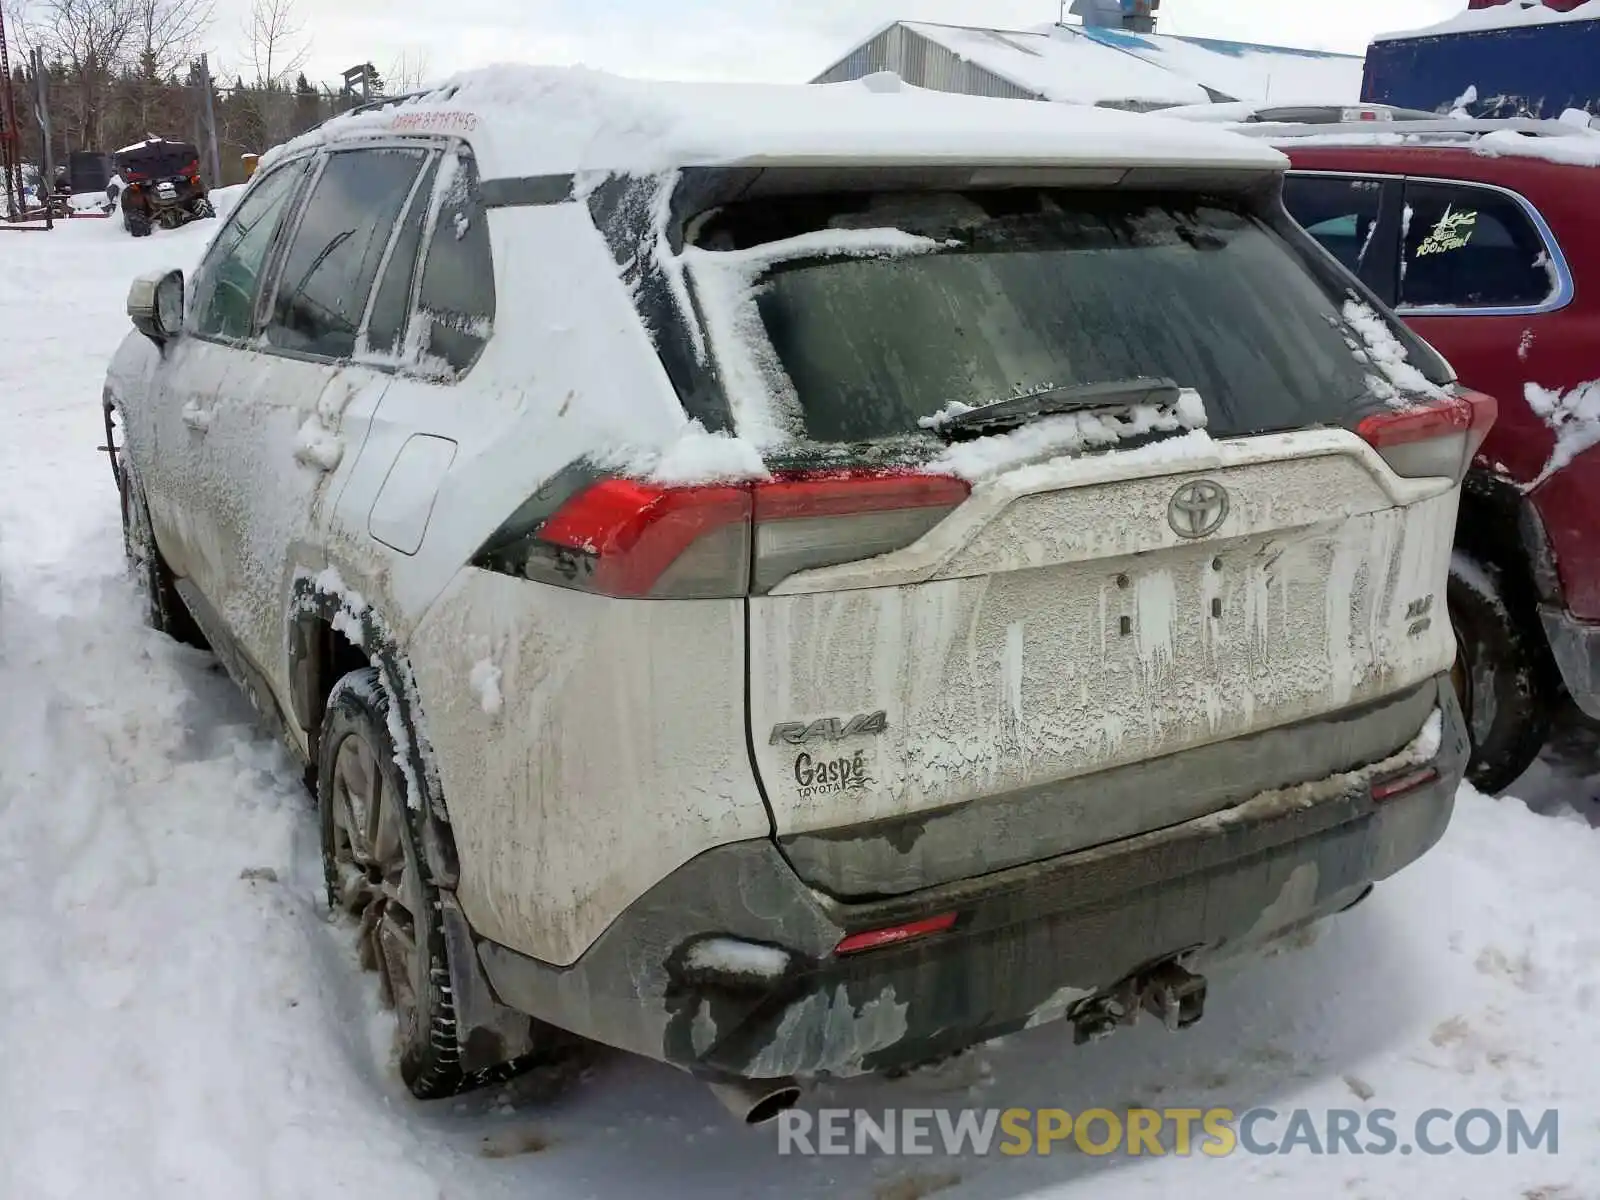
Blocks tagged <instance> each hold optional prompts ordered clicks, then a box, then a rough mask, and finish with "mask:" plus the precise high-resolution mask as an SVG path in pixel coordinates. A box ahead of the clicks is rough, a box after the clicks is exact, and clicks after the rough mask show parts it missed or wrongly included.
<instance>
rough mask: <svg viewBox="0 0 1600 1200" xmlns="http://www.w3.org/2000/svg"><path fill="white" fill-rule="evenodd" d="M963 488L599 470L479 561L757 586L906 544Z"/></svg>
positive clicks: (625, 588)
mask: <svg viewBox="0 0 1600 1200" xmlns="http://www.w3.org/2000/svg"><path fill="white" fill-rule="evenodd" d="M969 493H970V488H969V486H968V485H967V483H966V482H965V481H964V480H960V479H955V478H951V477H949V476H944V475H927V474H922V473H918V472H913V471H907V470H878V469H863V470H829V471H800V472H790V473H784V474H780V475H778V476H776V477H774V478H772V479H770V480H762V481H760V482H756V483H740V484H715V485H706V486H690V487H667V486H663V485H660V484H654V483H646V482H641V481H639V480H635V479H622V478H616V477H605V478H600V479H595V480H593V481H591V482H587V483H586V484H585V485H583V486H582V487H580V488H579V489H578V490H576V491H575V492H574V493H573V494H572V495H571V496H570V497H568V498H567V499H565V500H564V501H563V502H561V503H560V505H559V506H558V507H556V508H555V510H554V511H553V512H551V513H550V515H549V516H548V517H546V518H545V519H543V520H542V521H540V522H539V523H538V524H537V525H536V526H534V527H533V528H530V529H529V530H528V531H527V532H526V533H517V532H515V531H514V530H510V531H502V532H501V533H500V534H497V535H496V537H495V539H493V540H492V542H491V546H490V547H489V548H486V549H485V551H484V552H482V553H480V555H479V556H478V557H477V559H475V560H474V561H475V562H477V563H478V564H479V565H480V566H488V567H491V568H493V569H499V570H507V571H509V572H510V573H513V574H519V575H523V576H526V577H527V578H529V579H535V580H539V581H542V582H546V583H555V584H559V585H561V586H563V587H572V588H579V589H581V590H584V591H592V592H598V593H601V594H603V595H607V596H618V597H626V598H637V599H643V598H654V599H669V598H673V599H690V598H714V597H730V596H744V595H750V594H760V593H763V592H766V591H769V590H771V589H772V588H773V587H775V586H776V585H777V584H778V583H780V582H782V581H783V580H784V579H787V578H788V577H789V576H791V575H794V574H796V573H797V572H800V571H808V570H814V569H816V568H818V567H827V566H836V565H838V564H840V563H847V562H857V561H860V560H862V559H867V558H875V557H877V556H878V555H881V554H887V553H890V552H891V551H894V550H900V549H904V548H905V547H906V546H909V545H911V543H913V542H915V541H916V540H917V539H918V538H920V537H921V536H922V535H923V534H925V533H927V532H928V530H930V529H932V528H933V527H934V526H935V525H937V524H938V523H939V522H940V521H942V520H943V519H944V518H945V516H947V515H948V514H949V513H950V511H951V510H952V509H954V508H955V507H956V506H957V505H959V504H961V503H962V502H963V501H964V500H966V498H967V496H968V494H969ZM508 533H509V535H510V536H508Z"/></svg>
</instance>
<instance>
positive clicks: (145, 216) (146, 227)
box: [122, 208, 150, 238]
mask: <svg viewBox="0 0 1600 1200" xmlns="http://www.w3.org/2000/svg"><path fill="white" fill-rule="evenodd" d="M122 224H123V227H124V228H125V229H127V231H128V232H129V233H131V234H133V236H134V237H136V238H138V237H149V236H150V214H149V213H147V212H146V211H145V210H144V209H142V208H130V209H126V210H125V211H124V212H123V214H122Z"/></svg>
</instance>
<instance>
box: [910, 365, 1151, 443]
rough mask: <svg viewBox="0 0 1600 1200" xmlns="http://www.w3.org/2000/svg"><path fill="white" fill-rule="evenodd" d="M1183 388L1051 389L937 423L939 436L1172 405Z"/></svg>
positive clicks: (1145, 384) (1131, 384) (1124, 384)
mask: <svg viewBox="0 0 1600 1200" xmlns="http://www.w3.org/2000/svg"><path fill="white" fill-rule="evenodd" d="M1182 394H1183V389H1181V388H1180V387H1179V386H1178V385H1177V384H1176V383H1174V382H1173V381H1172V380H1170V379H1143V378H1140V379H1114V380H1112V381H1110V382H1109V383H1079V384H1074V385H1072V386H1071V387H1060V388H1048V389H1046V390H1045V391H1042V392H1035V393H1033V394H1032V395H1030V396H1017V397H1016V398H1014V399H1011V400H1000V401H997V402H996V403H994V404H985V405H983V406H982V407H980V408H974V409H969V410H968V411H966V412H963V413H957V414H955V415H953V416H948V417H942V418H940V419H939V420H938V421H937V422H933V423H931V424H932V428H933V429H934V431H935V432H936V433H939V434H942V435H943V436H945V437H959V436H961V435H962V434H966V435H969V436H970V435H972V434H978V433H985V432H988V431H989V430H993V429H1014V428H1016V427H1017V426H1018V425H1026V424H1027V423H1028V422H1030V421H1036V420H1038V419H1039V418H1040V417H1057V416H1063V415H1065V414H1067V413H1079V412H1094V411H1097V410H1101V409H1106V410H1116V409H1129V408H1133V407H1135V406H1137V405H1140V404H1155V405H1172V404H1176V403H1177V402H1178V400H1179V399H1180V398H1181V397H1182Z"/></svg>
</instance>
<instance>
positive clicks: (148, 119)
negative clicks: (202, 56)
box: [127, 0, 212, 133]
mask: <svg viewBox="0 0 1600 1200" xmlns="http://www.w3.org/2000/svg"><path fill="white" fill-rule="evenodd" d="M130 3H131V4H132V5H133V7H134V20H135V26H134V35H135V38H134V40H135V46H136V48H137V51H138V61H137V62H136V63H135V64H134V69H133V72H132V78H131V79H130V80H129V85H128V90H127V96H128V102H129V105H130V108H131V112H130V114H129V115H130V116H131V118H132V120H133V123H134V125H135V126H136V127H137V128H138V129H140V130H142V131H144V132H147V133H148V132H151V131H152V129H153V126H155V125H157V124H159V123H160V115H159V114H161V112H162V110H163V109H164V108H165V107H166V105H165V104H164V103H163V101H164V99H165V90H166V89H165V85H166V84H167V82H168V81H170V80H172V79H175V78H178V77H180V76H182V75H184V74H186V73H187V72H188V70H189V67H190V65H191V64H192V63H193V62H194V60H195V58H196V57H197V56H198V55H199V53H200V38H201V35H202V34H204V32H205V30H206V28H207V27H208V26H209V25H210V24H211V17H212V5H211V0H130Z"/></svg>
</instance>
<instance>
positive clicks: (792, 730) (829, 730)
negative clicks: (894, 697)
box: [768, 711, 889, 746]
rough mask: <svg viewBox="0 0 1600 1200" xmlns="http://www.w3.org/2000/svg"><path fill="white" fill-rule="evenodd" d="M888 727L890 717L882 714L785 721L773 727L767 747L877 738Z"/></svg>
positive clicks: (884, 713)
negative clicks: (845, 718) (854, 738)
mask: <svg viewBox="0 0 1600 1200" xmlns="http://www.w3.org/2000/svg"><path fill="white" fill-rule="evenodd" d="M888 728H889V714H888V713H886V712H881V711H880V712H875V713H862V714H861V715H860V716H858V717H851V718H850V719H849V720H848V721H845V720H841V719H840V718H838V717H823V718H822V719H821V720H819V721H812V722H811V723H810V724H809V725H807V724H806V723H804V722H803V721H782V722H779V723H778V724H777V725H774V726H773V727H772V739H771V741H770V742H768V745H772V746H776V745H778V744H779V743H785V744H787V745H790V746H805V745H809V744H810V743H812V742H842V741H844V740H845V739H846V738H853V737H860V736H863V735H865V734H871V735H872V736H874V737H877V736H878V735H880V734H882V733H883V732H884V731H885V730H887V729H888Z"/></svg>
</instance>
